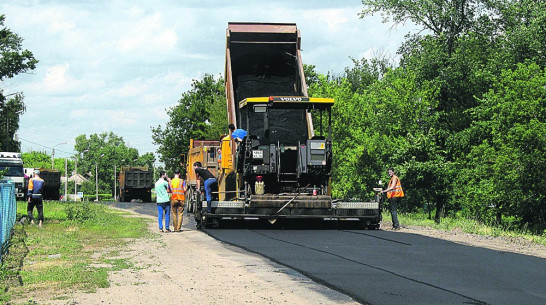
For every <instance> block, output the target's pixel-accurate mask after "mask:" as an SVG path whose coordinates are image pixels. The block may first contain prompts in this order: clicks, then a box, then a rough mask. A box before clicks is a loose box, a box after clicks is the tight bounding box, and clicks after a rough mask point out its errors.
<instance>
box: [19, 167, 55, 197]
mask: <svg viewBox="0 0 546 305" xmlns="http://www.w3.org/2000/svg"><path fill="white" fill-rule="evenodd" d="M36 169H37V170H39V171H40V178H42V179H44V189H43V191H42V198H43V199H46V200H59V198H60V193H61V172H60V171H58V170H56V169H51V168H34V167H25V168H24V173H25V183H24V190H25V196H26V193H27V190H28V181H29V180H30V178H32V177H33V175H34V170H36Z"/></svg>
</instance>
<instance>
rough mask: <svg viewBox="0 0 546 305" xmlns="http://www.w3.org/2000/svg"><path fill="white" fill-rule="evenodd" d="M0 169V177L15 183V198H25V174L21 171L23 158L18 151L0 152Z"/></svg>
mask: <svg viewBox="0 0 546 305" xmlns="http://www.w3.org/2000/svg"><path fill="white" fill-rule="evenodd" d="M0 171H2V172H3V174H2V179H3V180H7V181H11V182H13V183H14V184H15V194H16V196H17V199H19V200H24V198H25V188H24V185H25V174H24V171H23V159H21V153H18V152H0Z"/></svg>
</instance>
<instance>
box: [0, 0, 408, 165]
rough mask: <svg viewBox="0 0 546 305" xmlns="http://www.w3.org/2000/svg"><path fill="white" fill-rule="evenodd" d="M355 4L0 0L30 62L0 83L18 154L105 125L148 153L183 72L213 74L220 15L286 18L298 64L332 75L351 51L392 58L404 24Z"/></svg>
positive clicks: (221, 46) (69, 147)
mask: <svg viewBox="0 0 546 305" xmlns="http://www.w3.org/2000/svg"><path fill="white" fill-rule="evenodd" d="M361 10H362V4H361V1H359V0H350V1H349V0H337V1H330V0H298V1H293V0H278V1H276V0H270V1H250V0H249V1H237V0H231V1H224V0H217V1H206V0H184V1H167V0H154V1H144V0H131V1H129V0H112V1H106V0H96V1H92V0H88V1H81V0H66V1H60V0H49V1H38V0H34V1H32V0H2V1H1V2H0V14H4V15H6V21H5V24H4V25H5V26H6V27H7V28H9V29H10V30H12V31H13V32H15V33H17V34H18V35H19V36H20V37H22V38H23V39H24V41H23V48H24V49H28V50H30V51H31V52H32V53H33V54H34V57H35V58H36V59H38V60H39V63H38V65H37V68H36V69H35V70H33V71H31V72H30V73H25V74H19V75H17V76H15V77H14V78H12V79H8V80H5V81H4V82H0V88H2V89H3V90H4V94H10V93H14V92H23V93H24V96H25V99H24V102H25V105H26V112H25V113H24V114H23V115H22V117H21V121H20V129H19V132H18V137H19V140H20V141H21V146H22V152H29V151H45V152H47V153H48V154H49V153H51V149H52V148H53V147H54V148H55V157H59V158H64V157H70V156H72V155H73V154H74V138H75V137H77V136H79V135H82V134H85V135H88V136H89V135H91V134H95V133H102V132H113V133H115V134H116V135H118V136H121V137H122V138H123V139H124V141H125V143H126V144H127V145H128V146H130V147H134V148H136V149H138V151H139V153H140V154H144V153H148V152H152V153H156V152H157V146H156V145H154V144H153V141H152V132H151V126H153V127H157V126H158V125H161V126H165V124H166V123H167V122H168V121H169V116H168V115H167V111H166V110H167V109H168V108H170V107H174V106H176V104H177V101H178V100H179V99H180V97H181V95H182V93H183V92H186V91H188V90H189V89H191V82H192V80H193V79H201V78H202V77H203V76H204V75H205V74H212V75H215V76H217V77H220V76H221V75H222V73H223V71H224V60H225V35H226V28H227V24H228V22H280V23H296V24H297V27H298V29H299V30H300V33H301V37H302V60H303V62H304V63H305V64H311V65H315V66H316V71H317V72H319V73H324V74H326V73H328V72H331V73H337V74H339V73H342V72H343V71H344V69H345V67H350V66H352V60H351V58H355V59H361V58H364V57H365V58H372V57H374V56H375V55H377V54H385V55H388V56H392V57H393V58H394V57H395V55H396V54H395V53H396V50H397V48H398V46H399V45H400V43H401V42H402V41H403V37H404V35H405V34H406V33H408V32H409V31H410V30H411V29H409V28H408V27H407V26H406V27H393V26H392V25H391V24H384V23H382V22H381V17H380V16H371V17H366V18H365V19H359V17H358V13H359V12H360V11H361ZM61 143H66V144H61ZM181 151H183V148H181Z"/></svg>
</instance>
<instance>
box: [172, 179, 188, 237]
mask: <svg viewBox="0 0 546 305" xmlns="http://www.w3.org/2000/svg"><path fill="white" fill-rule="evenodd" d="M171 192H172V196H171V215H172V217H171V218H172V219H173V230H174V232H182V220H183V217H184V206H185V205H186V203H185V199H186V195H185V194H186V184H185V183H184V179H181V178H180V170H178V169H177V170H176V171H175V172H174V178H173V179H171Z"/></svg>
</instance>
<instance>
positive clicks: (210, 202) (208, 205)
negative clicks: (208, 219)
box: [207, 200, 212, 214]
mask: <svg viewBox="0 0 546 305" xmlns="http://www.w3.org/2000/svg"><path fill="white" fill-rule="evenodd" d="M207 213H209V214H212V200H207Z"/></svg>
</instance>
